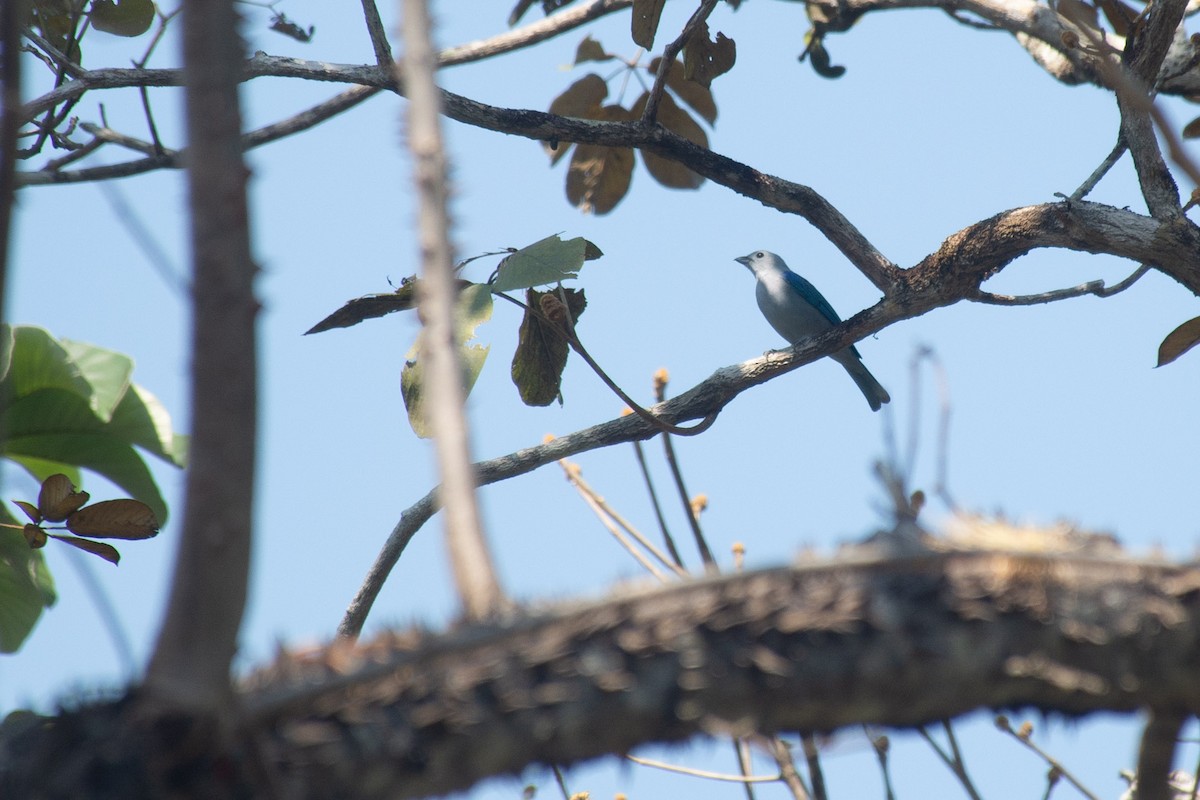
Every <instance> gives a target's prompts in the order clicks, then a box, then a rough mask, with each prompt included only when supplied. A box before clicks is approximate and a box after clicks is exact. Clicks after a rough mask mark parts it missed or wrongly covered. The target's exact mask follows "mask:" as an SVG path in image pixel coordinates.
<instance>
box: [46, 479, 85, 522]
mask: <svg viewBox="0 0 1200 800" xmlns="http://www.w3.org/2000/svg"><path fill="white" fill-rule="evenodd" d="M89 497H91V495H89V494H88V493H87V492H77V491H75V484H73V483H71V479H70V478H68V477H67V476H66V475H63V474H62V473H61V472H58V473H55V474H53V475H51V476H50V477H49V478H46V480H44V481H42V489H41V491H40V492H38V511H39V512H40V513H41V515H42V519H45V520H47V521H49V522H62V521H63V520H64V519H66V518H67V515H68V514H70V513H71V512H73V511H75V510H77V509H78V508H80V507H81V506H82V505H83V504H84V503H86V502H87V501H88V498H89Z"/></svg>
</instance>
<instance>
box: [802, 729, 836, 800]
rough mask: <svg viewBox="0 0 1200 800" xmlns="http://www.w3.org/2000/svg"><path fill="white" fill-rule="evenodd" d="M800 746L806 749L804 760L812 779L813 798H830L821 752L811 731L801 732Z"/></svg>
mask: <svg viewBox="0 0 1200 800" xmlns="http://www.w3.org/2000/svg"><path fill="white" fill-rule="evenodd" d="M800 747H801V749H802V750H803V751H804V760H805V762H806V763H807V764H808V777H809V779H810V780H811V781H812V794H813V800H829V793H828V791H827V790H826V788H825V772H824V771H823V770H822V769H821V754H820V750H819V748H818V747H817V739H816V737H815V736H813V735H812V734H811V733H802V734H800Z"/></svg>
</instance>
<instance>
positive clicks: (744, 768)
mask: <svg viewBox="0 0 1200 800" xmlns="http://www.w3.org/2000/svg"><path fill="white" fill-rule="evenodd" d="M733 757H734V758H736V759H737V764H738V774H740V775H741V776H742V778H743V781H744V782H743V783H742V787H743V788H744V789H745V790H746V800H754V784H753V782H752V781H750V780H747V779H748V778H749V777H750V776H751V774H753V772H754V769H753V767H754V762H753V761H751V759H750V744H749V743H748V742H747V741H746V740H745V739H741V738H738V737H736V736H735V737H734V738H733Z"/></svg>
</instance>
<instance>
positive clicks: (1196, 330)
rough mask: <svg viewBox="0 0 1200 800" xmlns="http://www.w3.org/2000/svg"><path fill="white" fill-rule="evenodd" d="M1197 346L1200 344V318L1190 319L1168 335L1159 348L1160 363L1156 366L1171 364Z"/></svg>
mask: <svg viewBox="0 0 1200 800" xmlns="http://www.w3.org/2000/svg"><path fill="white" fill-rule="evenodd" d="M1197 344H1200V317H1195V318H1193V319H1189V320H1188V321H1187V322H1185V323H1183V324H1182V325H1180V326H1179V327H1178V328H1176V329H1175V330H1173V331H1171V332H1170V333H1168V334H1167V338H1165V339H1163V340H1162V344H1160V345H1159V346H1158V363H1157V364H1155V366H1156V367H1161V366H1163V365H1165V364H1170V363H1171V362H1172V361H1174V360H1175V359H1177V358H1179V357H1180V356H1181V355H1183V354H1184V353H1186V352H1187V351H1188V350H1191V349H1192V348H1193V347H1195V346H1196V345H1197Z"/></svg>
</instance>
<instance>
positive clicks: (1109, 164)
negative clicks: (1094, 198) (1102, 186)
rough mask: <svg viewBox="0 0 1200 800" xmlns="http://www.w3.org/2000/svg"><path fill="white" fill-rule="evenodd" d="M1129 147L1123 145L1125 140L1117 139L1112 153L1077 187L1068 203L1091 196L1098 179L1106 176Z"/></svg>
mask: <svg viewBox="0 0 1200 800" xmlns="http://www.w3.org/2000/svg"><path fill="white" fill-rule="evenodd" d="M1128 149H1129V147H1128V146H1127V145H1126V144H1125V140H1124V139H1123V138H1121V137H1120V136H1118V137H1117V143H1116V144H1115V145H1114V146H1113V149H1112V151H1111V152H1110V153H1109V154H1108V155H1107V156H1105V158H1104V160H1103V161H1101V162H1100V166H1098V167H1096V169H1094V170H1093V171H1092V174H1091V175H1089V176H1088V178H1087V180H1085V181H1084V182H1083V183H1081V184H1080V185H1079V188H1078V189H1076V190H1075V191H1074V192H1072V193H1071V196H1070V198H1068V200H1069V201H1075V200H1082V199H1083V198H1085V197H1087V196H1088V195H1089V194H1091V191H1092V189H1095V188H1096V184H1098V183H1100V179H1101V178H1103V177H1104V176H1105V175H1107V174H1108V171H1109V170H1110V169H1112V168H1113V165H1114V164H1116V163H1117V161H1119V160H1120V158H1121V156H1123V155H1125V151H1127V150H1128Z"/></svg>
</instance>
